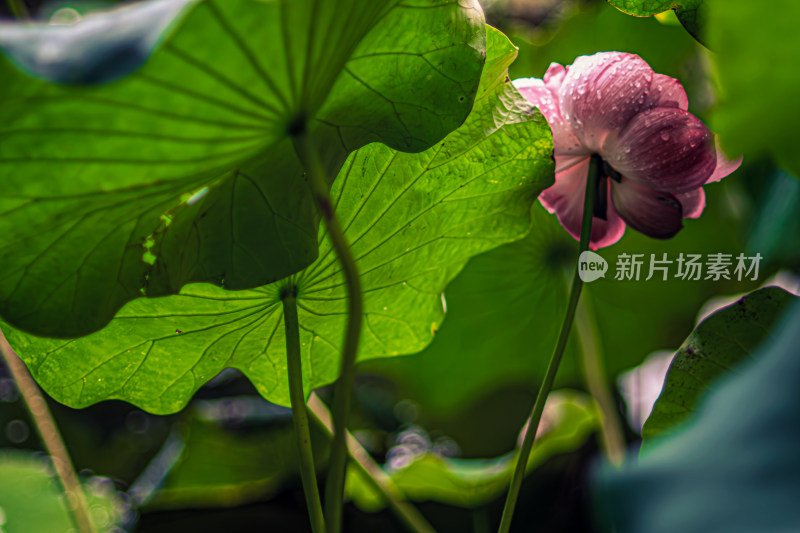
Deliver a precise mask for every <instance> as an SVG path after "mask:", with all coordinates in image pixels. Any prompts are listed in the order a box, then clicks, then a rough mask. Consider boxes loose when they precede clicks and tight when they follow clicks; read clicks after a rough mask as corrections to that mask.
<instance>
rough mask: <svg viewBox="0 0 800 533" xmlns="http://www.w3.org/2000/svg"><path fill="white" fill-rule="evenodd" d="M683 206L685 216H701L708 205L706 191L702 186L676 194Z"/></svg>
mask: <svg viewBox="0 0 800 533" xmlns="http://www.w3.org/2000/svg"><path fill="white" fill-rule="evenodd" d="M675 198H677V199H678V201H679V202H680V203H681V207H682V208H683V218H699V217H700V215H701V214H703V209H704V208H705V207H706V193H705V191H703V188H702V187H698V188H697V189H693V190H691V191H689V192H682V193H678V194H676V195H675Z"/></svg>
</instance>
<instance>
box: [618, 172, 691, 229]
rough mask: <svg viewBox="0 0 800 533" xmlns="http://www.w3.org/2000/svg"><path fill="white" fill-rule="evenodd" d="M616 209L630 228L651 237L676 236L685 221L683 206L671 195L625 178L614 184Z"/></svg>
mask: <svg viewBox="0 0 800 533" xmlns="http://www.w3.org/2000/svg"><path fill="white" fill-rule="evenodd" d="M611 201H612V203H613V204H614V208H615V209H616V210H617V212H618V213H619V216H620V217H622V220H624V221H625V222H626V223H627V224H628V225H629V226H630V227H632V228H633V229H635V230H636V231H638V232H641V233H644V234H645V235H647V236H648V237H653V238H655V239H669V238H670V237H674V236H675V234H676V233H678V232H679V231H680V230H681V228H683V223H682V222H681V219H682V218H683V206H682V205H681V202H680V201H679V200H678V199H677V198H676V197H675V196H674V195H672V194H670V193H668V192H663V191H657V190H655V189H651V188H650V187H646V186H645V185H642V184H641V183H637V182H635V181H633V180H628V179H625V178H623V179H622V181H620V182H619V183H612V184H611Z"/></svg>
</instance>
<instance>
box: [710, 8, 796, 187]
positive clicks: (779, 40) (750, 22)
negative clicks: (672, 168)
mask: <svg viewBox="0 0 800 533" xmlns="http://www.w3.org/2000/svg"><path fill="white" fill-rule="evenodd" d="M706 2H707V4H708V7H709V28H708V29H709V43H710V44H711V47H712V48H713V49H714V50H715V51H716V52H717V53H716V54H714V56H713V61H714V66H715V72H716V74H717V76H718V79H719V84H720V87H721V89H720V101H719V106H718V108H717V109H716V110H715V112H714V115H713V125H714V127H715V128H717V129H718V130H719V133H721V134H722V141H723V147H724V148H725V149H726V151H727V152H728V153H731V154H736V153H744V154H746V155H749V156H751V157H752V156H757V155H766V154H771V155H772V156H774V157H775V159H776V160H777V161H778V163H779V164H780V165H781V166H783V167H784V168H786V169H787V170H788V171H789V172H791V173H792V174H794V175H795V176H800V150H798V149H797V146H798V143H800V132H798V129H797V127H796V124H797V121H798V119H800V104H798V100H797V95H798V93H800V73H799V72H798V70H797V69H796V68H795V67H794V65H797V64H800V33H798V32H797V29H796V23H797V21H798V20H800V3H798V2H796V1H793V0H773V1H772V2H769V3H768V4H764V3H763V2H754V1H741V2H729V1H727V0H706ZM767 6H768V9H765V8H766V7H767ZM754 131H757V132H758V133H757V134H754Z"/></svg>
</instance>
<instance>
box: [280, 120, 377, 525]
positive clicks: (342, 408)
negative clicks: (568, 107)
mask: <svg viewBox="0 0 800 533" xmlns="http://www.w3.org/2000/svg"><path fill="white" fill-rule="evenodd" d="M294 141H295V149H296V150H297V153H298V155H299V156H300V159H301V161H302V162H303V165H304V166H305V168H306V172H307V174H308V177H309V183H310V185H311V192H312V194H313V195H314V200H315V201H316V204H317V208H318V209H319V212H320V214H321V215H322V219H323V221H324V222H325V227H326V228H327V230H328V237H329V238H330V240H331V244H332V245H333V249H334V251H335V252H336V255H337V257H338V259H339V263H340V265H341V267H342V273H343V274H344V280H345V284H346V286H347V326H346V331H345V337H344V349H343V350H342V362H341V370H340V372H339V379H338V381H337V382H336V385H335V386H334V391H333V444H332V445H331V459H330V466H329V471H328V478H327V481H326V483H325V516H326V518H327V525H328V533H339V532H340V530H341V526H342V498H343V493H344V477H345V467H346V466H347V442H346V438H345V435H346V432H347V417H348V415H349V413H350V403H351V392H352V389H353V382H354V381H355V374H356V356H357V355H358V341H359V339H360V337H361V321H362V313H363V307H364V303H363V296H362V294H361V280H360V279H359V276H358V267H357V266H356V262H355V259H354V258H353V253H352V251H351V250H350V245H349V244H348V242H347V237H345V234H344V231H343V230H342V225H341V224H340V223H339V219H338V218H337V217H336V213H335V211H334V206H333V203H332V202H331V197H330V194H329V192H328V180H327V179H326V178H325V171H324V170H323V168H322V164H321V163H320V160H319V156H318V154H317V152H316V150H315V148H314V146H313V145H312V143H311V142H310V141H309V139H308V137H307V136H306V135H305V134H304V133H302V134H300V135H298V136H297V137H295V138H294Z"/></svg>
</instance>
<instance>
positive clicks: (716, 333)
mask: <svg viewBox="0 0 800 533" xmlns="http://www.w3.org/2000/svg"><path fill="white" fill-rule="evenodd" d="M795 300H797V298H796V297H795V296H793V295H792V294H790V293H788V292H786V291H784V290H783V289H780V288H777V287H766V288H763V289H759V290H757V291H755V292H752V293H750V294H748V295H747V296H745V297H743V298H742V299H741V300H739V301H738V302H736V303H735V304H732V305H730V306H728V307H725V308H723V309H720V310H719V311H717V312H715V313H714V314H713V315H711V316H709V317H708V318H706V319H705V320H703V322H701V323H700V324H699V325H698V326H697V327H696V328H695V330H694V331H693V332H692V333H691V335H689V337H688V338H687V339H686V341H685V342H684V343H683V345H682V346H681V348H680V350H678V352H677V353H676V354H675V358H674V359H673V361H672V365H671V366H670V369H669V372H668V373H667V378H666V381H665V382H664V387H663V390H662V391H661V396H660V397H659V398H658V400H657V401H656V403H655V406H654V407H653V411H652V413H651V414H650V417H649V418H648V419H647V422H645V424H644V428H643V429H642V438H643V442H642V446H643V448H642V451H643V452H644V449H645V448H644V447H645V446H648V445H652V442H653V441H654V440H655V439H658V438H663V437H664V436H665V435H668V434H670V433H671V432H673V431H675V429H676V427H677V426H678V425H680V423H681V421H683V420H684V419H685V418H687V417H688V416H689V415H690V414H691V413H693V412H694V411H695V409H696V408H697V403H698V400H699V399H700V398H701V396H703V395H704V394H706V393H707V392H708V391H709V390H711V389H712V388H713V387H714V385H713V384H714V382H715V381H716V380H717V379H719V378H720V377H721V376H723V375H725V374H727V373H728V372H738V370H737V369H738V368H739V365H741V364H742V363H743V362H744V361H746V360H748V359H749V358H750V356H751V352H752V351H753V350H754V349H755V348H756V347H758V346H759V345H760V344H761V343H762V342H763V341H764V340H765V339H766V338H767V337H768V336H769V333H770V331H771V329H772V325H773V322H775V320H776V319H777V318H778V317H779V316H780V315H781V314H782V313H783V311H784V310H785V309H786V308H788V307H789V306H790V304H791V303H792V302H793V301H795Z"/></svg>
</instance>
